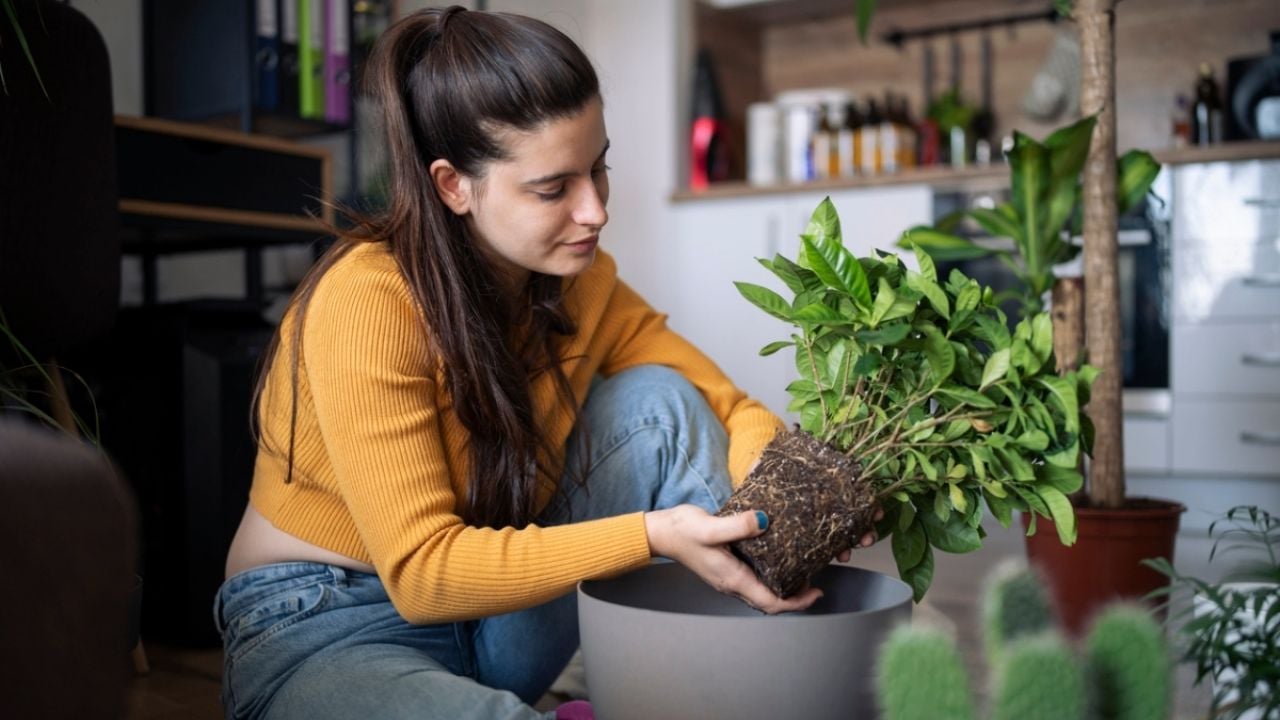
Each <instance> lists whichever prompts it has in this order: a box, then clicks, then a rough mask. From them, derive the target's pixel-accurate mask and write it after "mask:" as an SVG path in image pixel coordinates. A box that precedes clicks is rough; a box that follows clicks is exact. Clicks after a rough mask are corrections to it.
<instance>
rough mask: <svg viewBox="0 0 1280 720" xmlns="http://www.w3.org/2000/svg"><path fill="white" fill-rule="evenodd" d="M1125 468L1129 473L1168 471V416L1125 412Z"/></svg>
mask: <svg viewBox="0 0 1280 720" xmlns="http://www.w3.org/2000/svg"><path fill="white" fill-rule="evenodd" d="M1124 469H1125V470H1127V471H1129V472H1146V473H1163V472H1168V471H1169V419H1168V418H1165V417H1154V416H1152V417H1147V416H1142V415H1131V414H1129V413H1125V415H1124Z"/></svg>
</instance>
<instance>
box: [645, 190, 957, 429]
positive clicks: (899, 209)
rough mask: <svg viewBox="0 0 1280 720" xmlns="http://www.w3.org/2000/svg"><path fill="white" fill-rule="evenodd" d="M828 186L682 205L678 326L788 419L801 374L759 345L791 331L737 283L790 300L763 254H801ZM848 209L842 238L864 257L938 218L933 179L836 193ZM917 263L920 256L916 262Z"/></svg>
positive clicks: (676, 268)
mask: <svg viewBox="0 0 1280 720" xmlns="http://www.w3.org/2000/svg"><path fill="white" fill-rule="evenodd" d="M827 195H828V194H827V193H821V192H812V191H809V192H797V193H794V194H782V195H769V196H764V197H743V198H730V199H714V200H713V199H707V200H699V201H696V202H685V203H679V204H677V205H676V206H675V217H676V228H677V242H676V243H675V244H674V247H673V250H672V256H673V264H672V266H671V268H672V272H673V273H674V274H675V275H676V278H675V280H674V282H675V284H676V286H677V288H678V289H677V291H676V295H677V298H678V301H677V304H676V305H675V306H673V307H672V308H671V319H670V324H671V327H672V328H674V329H675V330H676V331H677V332H679V333H681V334H683V335H684V336H685V337H687V338H688V339H689V340H690V341H692V342H693V343H694V344H695V345H697V346H698V347H699V348H701V349H702V351H703V352H705V353H707V355H709V356H710V357H711V359H712V360H714V361H715V362H716V364H718V365H719V366H720V369H722V370H724V371H725V373H726V374H727V375H728V376H729V377H730V378H732V379H733V380H734V382H736V383H737V384H738V385H739V387H741V388H743V389H744V390H746V391H747V392H748V393H750V394H751V395H752V396H753V397H756V398H758V399H760V400H761V401H763V402H764V403H765V405H767V406H769V408H770V409H771V410H773V411H774V412H775V413H777V414H778V415H781V416H783V417H784V418H786V417H787V416H786V414H785V412H784V411H785V409H786V406H787V403H788V402H789V397H788V395H787V393H786V390H785V388H786V387H787V385H788V384H789V383H790V382H791V381H792V380H794V379H796V378H797V377H798V373H797V372H796V370H795V360H794V352H793V351H792V350H790V349H789V348H788V349H784V350H782V351H781V352H778V353H775V354H774V355H771V356H769V357H760V355H759V351H760V348H762V347H764V346H765V345H767V344H769V343H771V342H773V341H775V340H785V339H787V338H788V337H789V336H790V334H791V332H792V328H791V327H790V326H789V325H787V324H786V323H784V322H782V321H780V320H777V319H774V318H772V317H770V316H768V315H766V314H765V313H764V312H763V311H761V310H759V309H757V308H756V307H755V306H754V305H752V304H751V303H749V302H747V301H746V300H745V299H743V297H742V296H741V295H740V294H739V293H738V290H737V288H736V287H734V285H733V283H734V281H743V282H749V283H753V284H755V285H764V286H766V287H769V288H772V289H774V290H776V291H777V292H779V293H781V294H782V295H783V296H784V297H790V295H789V294H788V293H789V292H790V291H789V290H787V288H786V286H784V285H783V284H782V282H781V281H779V280H777V279H776V278H775V277H774V276H773V274H772V273H770V272H769V271H768V270H766V269H765V268H763V267H761V266H760V264H759V263H758V262H756V258H759V257H765V258H772V257H773V256H774V255H775V254H777V253H782V254H783V255H785V256H787V257H788V258H791V259H792V260H794V259H796V251H797V249H798V248H799V246H800V233H801V232H803V231H804V228H805V224H806V223H808V221H809V216H810V215H811V214H812V213H813V210H814V208H816V207H817V206H818V204H819V203H820V202H822V199H823V198H824V197H827ZM830 197H831V201H832V203H833V204H834V205H835V207H836V211H837V212H838V213H839V215H840V222H841V228H842V234H843V236H844V244H845V246H846V247H848V248H849V250H850V251H852V252H853V253H854V254H856V255H859V256H865V255H869V254H871V252H872V250H873V249H874V248H879V249H884V250H894V249H895V248H894V243H895V242H897V239H898V236H899V235H901V234H902V231H903V230H906V229H907V228H909V227H911V226H913V225H918V224H921V223H928V222H930V218H931V216H932V210H933V194H932V192H931V190H930V189H929V187H928V186H927V185H908V186H897V187H888V188H870V189H864V190H841V191H836V192H832V193H830ZM910 262H912V263H914V259H913V258H912V259H910Z"/></svg>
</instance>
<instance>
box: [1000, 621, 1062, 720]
mask: <svg viewBox="0 0 1280 720" xmlns="http://www.w3.org/2000/svg"><path fill="white" fill-rule="evenodd" d="M1001 656H1002V657H1003V660H1002V661H1001V662H1000V663H999V664H997V665H996V666H995V678H994V683H995V688H994V693H993V707H992V713H991V715H992V718H994V720H1084V703H1085V701H1084V673H1083V671H1082V670H1081V669H1080V664H1079V663H1078V662H1076V658H1075V654H1074V653H1073V652H1072V651H1071V647H1070V646H1069V645H1068V644H1067V642H1066V641H1065V640H1063V639H1062V637H1061V636H1060V635H1057V634H1055V633H1052V632H1045V633H1041V634H1039V635H1032V636H1030V637H1022V638H1019V639H1018V640H1015V641H1014V642H1013V643H1011V644H1010V645H1009V646H1008V647H1006V648H1004V649H1003V650H1002V651H1001Z"/></svg>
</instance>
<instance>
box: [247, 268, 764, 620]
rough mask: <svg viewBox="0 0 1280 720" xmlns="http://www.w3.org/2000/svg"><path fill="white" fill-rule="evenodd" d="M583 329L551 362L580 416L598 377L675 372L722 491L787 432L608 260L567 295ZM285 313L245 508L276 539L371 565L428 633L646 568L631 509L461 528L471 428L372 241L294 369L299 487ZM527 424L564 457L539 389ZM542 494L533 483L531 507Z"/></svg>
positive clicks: (550, 388) (560, 433)
mask: <svg viewBox="0 0 1280 720" xmlns="http://www.w3.org/2000/svg"><path fill="white" fill-rule="evenodd" d="M565 300H566V306H567V308H568V309H569V312H570V314H571V316H572V317H573V319H574V320H575V322H576V323H577V326H578V333H577V335H576V336H575V337H573V338H571V339H570V340H569V342H568V343H567V347H565V348H564V350H563V353H562V356H563V357H567V358H573V359H572V360H568V361H566V362H565V364H564V368H565V373H566V375H567V376H568V378H569V380H570V383H571V384H572V386H573V390H574V394H575V397H576V398H577V399H578V402H579V403H581V402H582V401H583V399H584V398H585V397H586V393H587V388H588V385H589V383H590V382H591V378H592V376H593V375H595V374H596V373H599V374H601V375H603V376H605V377H608V376H610V375H612V374H614V373H617V372H619V371H621V370H624V369H626V368H629V367H632V366H635V365H641V364H661V365H666V366H669V367H671V368H674V369H675V370H677V371H679V372H680V373H681V374H683V375H684V376H685V377H686V378H688V379H689V380H690V382H692V383H693V385H694V386H696V387H697V388H698V390H699V391H700V392H701V393H702V394H703V396H704V397H705V398H706V399H707V402H708V403H709V405H710V406H711V408H712V409H713V410H714V412H715V413H716V415H717V416H718V417H720V419H721V421H722V422H723V423H724V425H725V428H726V430H727V432H728V434H729V438H730V440H729V469H730V474H731V476H732V479H733V482H734V485H735V486H736V485H737V484H739V483H741V481H742V479H743V478H744V476H745V474H746V471H747V468H748V467H749V466H750V464H751V463H752V462H753V461H754V460H755V458H756V457H758V456H759V454H760V452H761V451H762V450H763V449H764V446H765V445H766V444H768V442H769V440H770V439H772V437H773V435H774V433H775V432H776V431H777V429H778V428H779V427H780V426H781V422H780V421H779V420H778V418H777V417H775V416H774V415H773V414H772V413H770V412H769V411H768V410H766V409H765V408H764V407H763V406H762V405H760V404H759V403H758V402H756V401H754V400H751V399H749V398H748V397H747V396H746V395H745V394H744V393H743V392H742V391H740V390H738V389H737V388H736V387H734V385H733V384H732V383H731V382H730V381H729V379H728V378H726V377H725V376H724V374H723V373H722V372H721V371H720V370H719V369H718V368H717V367H716V366H715V364H714V363H712V362H711V361H710V360H709V359H708V358H707V357H706V356H704V355H703V354H702V353H701V352H699V351H698V350H697V349H695V348H694V347H693V346H692V345H690V344H689V343H688V342H687V341H685V340H684V339H683V338H681V337H680V336H679V335H677V334H676V333H674V332H672V331H671V330H669V329H668V328H667V326H666V316H665V315H661V314H659V313H657V312H655V311H654V310H653V309H652V308H650V307H649V306H648V305H647V304H646V303H645V302H644V300H642V299H641V298H640V296H639V295H637V294H636V293H635V291H633V290H632V289H631V288H630V287H628V286H627V285H626V284H625V283H623V282H622V281H621V280H619V279H618V277H617V268H616V266H615V264H614V261H613V259H612V258H610V257H609V256H608V255H606V254H605V253H603V252H600V253H599V254H598V256H597V259H596V261H595V263H594V264H593V265H592V267H591V268H590V269H589V270H588V271H587V272H585V273H583V274H582V275H581V276H579V277H578V278H577V279H576V280H575V281H574V282H572V283H570V284H568V286H567V289H566V293H565ZM292 327H293V315H292V314H290V315H289V316H287V317H286V318H285V320H284V323H283V325H282V336H281V337H282V339H281V347H280V351H279V352H278V353H277V356H276V361H275V362H274V364H273V366H272V368H271V369H270V372H269V375H268V377H267V384H266V389H265V391H264V395H263V398H262V407H261V410H260V415H259V418H260V420H261V428H262V440H261V443H260V445H259V448H258V457H257V466H256V468H255V471H254V478H253V489H252V492H251V500H252V502H253V505H254V507H255V508H257V510H258V511H259V512H261V513H262V514H263V515H264V516H265V517H266V518H267V519H268V520H270V521H271V523H272V524H273V525H275V526H276V527H278V528H280V529H281V530H284V531H285V532H287V533H289V534H291V535H294V536H297V537H299V538H302V539H303V540H306V541H308V542H311V543H313V544H315V545H319V546H320V547H323V548H327V549H329V550H332V551H334V552H338V553H341V554H343V555H346V556H348V557H352V558H355V559H357V560H360V561H362V562H365V563H369V564H371V565H373V566H374V567H375V568H377V571H378V575H379V576H380V577H381V579H382V581H383V583H384V584H385V585H386V588H387V591H388V593H389V595H390V597H391V600H392V602H393V603H394V605H395V607H396V609H397V610H398V611H399V612H400V614H401V615H403V616H404V617H405V618H406V619H407V620H409V621H410V622H416V623H435V622H445V621H453V620H462V619H471V618H477V617H483V616H486V615H492V614H497V613H503V612H510V611H514V610H519V609H523V608H527V607H532V606H534V605H537V604H540V603H543V602H546V601H548V600H551V599H553V598H555V597H558V596H560V595H562V594H564V593H566V592H569V591H571V590H572V589H573V588H574V586H575V584H576V583H577V582H578V581H579V580H583V579H587V578H594V577H601V576H607V575H612V574H616V573H619V572H623V571H626V570H630V569H634V568H636V567H639V566H642V565H644V564H646V563H647V562H648V560H649V547H648V538H647V536H646V534H645V529H644V521H643V517H642V514H641V513H638V512H637V513H634V514H630V515H624V516H619V517H613V518H606V519H601V520H593V521H587V522H581V523H573V524H569V525H563V526H556V527H535V526H532V525H531V526H529V527H527V528H525V529H523V530H516V529H514V528H506V529H502V530H494V529H489V528H476V527H469V526H467V525H466V524H465V523H464V522H463V521H462V518H461V517H459V515H458V513H459V511H460V509H461V508H462V500H463V498H465V496H466V482H467V468H468V464H469V459H468V453H467V431H466V429H465V428H464V427H463V425H462V423H461V422H460V421H459V419H458V417H457V415H456V414H455V413H454V411H453V407H452V402H451V401H450V399H449V394H448V391H447V388H446V387H445V385H444V382H443V380H444V378H443V375H442V373H441V370H440V367H439V364H438V363H437V362H433V360H432V359H431V357H430V354H429V352H428V349H427V338H426V336H425V334H424V331H423V325H422V319H421V316H420V313H418V312H417V310H416V309H415V306H414V303H413V301H412V300H411V297H410V293H409V288H408V285H407V284H406V283H405V281H404V278H403V276H402V275H401V274H400V272H399V270H398V269H397V267H396V264H395V261H394V260H393V258H392V256H391V255H390V253H389V251H388V249H387V247H386V246H385V244H383V243H375V244H366V245H361V246H358V247H357V248H355V249H353V250H352V251H351V252H350V253H349V254H348V255H347V256H346V257H344V258H343V259H342V260H340V261H339V262H338V263H337V264H336V265H334V267H332V268H330V270H329V272H328V273H326V274H325V276H324V278H323V279H322V280H321V281H320V284H319V286H318V287H317V288H316V292H315V294H314V296H313V298H312V301H311V306H310V308H309V309H308V310H307V313H306V319H305V325H304V333H303V336H302V356H301V361H300V363H299V368H298V409H297V429H296V437H295V443H296V444H295V446H294V469H293V481H292V482H291V483H287V484H286V483H285V476H286V468H287V458H288V454H289V417H290V399H291V396H290V392H291V390H290V379H289V368H290V358H291V357H292V348H291V339H292V332H291V329H292ZM531 395H532V399H533V403H534V408H535V416H536V417H537V419H538V422H539V424H540V425H541V427H543V428H545V430H546V431H547V432H549V433H550V437H551V440H552V442H553V443H554V444H555V446H557V447H562V446H563V445H564V443H565V441H566V440H567V439H568V436H569V432H570V430H571V424H572V414H571V413H570V412H568V410H567V409H566V408H564V407H563V406H560V405H558V404H557V402H556V399H557V395H556V392H555V388H554V384H553V381H552V380H551V378H550V377H546V376H544V378H542V379H540V380H539V381H537V382H535V383H534V385H533V387H532V388H531ZM553 491H554V488H552V487H544V488H542V492H541V494H540V497H539V499H538V500H539V508H541V507H544V506H545V505H546V503H547V502H548V501H549V500H550V498H551V496H552V494H553Z"/></svg>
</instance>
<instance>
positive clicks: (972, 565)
mask: <svg viewBox="0 0 1280 720" xmlns="http://www.w3.org/2000/svg"><path fill="white" fill-rule="evenodd" d="M1021 556H1022V540H1021V537H1020V536H1019V534H1018V533H1016V532H1013V531H1003V530H1001V529H1000V528H998V527H996V528H994V529H993V530H992V532H991V534H990V535H989V536H988V538H987V541H986V546H985V547H984V548H983V549H982V550H981V551H979V552H977V553H973V554H970V555H948V556H944V557H941V558H939V560H940V561H939V562H938V565H937V571H936V576H935V579H934V583H933V588H932V589H931V590H930V592H929V596H928V598H927V599H926V601H925V604H924V605H923V606H921V607H919V608H917V611H916V615H915V618H916V621H917V622H927V623H934V624H938V625H941V626H944V627H948V628H949V629H952V630H954V632H955V633H956V637H957V639H958V641H959V644H960V647H961V649H962V651H963V653H964V655H965V659H966V663H967V664H968V665H969V668H970V675H971V677H974V678H975V684H976V685H978V687H975V693H977V694H979V695H981V694H982V692H981V687H980V685H981V678H982V676H983V669H982V668H983V662H982V651H981V637H980V630H979V627H978V622H977V616H978V608H977V598H978V597H979V596H980V592H981V587H982V580H983V578H984V577H985V576H986V575H987V573H988V572H990V570H991V569H992V568H993V567H994V566H995V565H996V564H997V563H999V562H1000V561H1002V560H1004V559H1006V558H1011V557H1015V558H1016V557H1021ZM854 562H855V564H858V565H860V566H863V567H868V568H871V569H874V570H880V571H884V572H889V573H891V574H895V575H896V572H895V571H894V570H893V560H892V556H891V554H890V549H889V547H888V543H880V544H879V545H877V546H876V547H874V548H871V549H869V550H863V551H859V552H858V553H856V555H855V559H854ZM147 655H148V659H149V660H150V663H151V672H150V673H149V674H148V675H145V676H138V677H136V678H134V680H133V682H132V686H131V688H130V713H129V718H130V719H131V720H179V719H181V720H206V719H208V720H214V719H216V718H221V717H222V709H221V704H220V702H219V699H218V693H219V678H220V675H221V669H222V668H221V664H222V653H221V651H219V650H191V649H181V648H172V647H165V646H161V645H148V646H147ZM1192 678H1193V675H1192V673H1191V671H1190V669H1189V668H1188V667H1186V666H1180V667H1179V669H1178V676H1177V697H1176V707H1175V714H1174V717H1175V718H1176V719H1177V720H1196V719H1198V718H1203V717H1204V716H1205V710H1206V708H1207V707H1208V694H1207V692H1206V691H1205V690H1204V689H1202V688H1195V687H1192V682H1191V681H1192ZM553 706H554V703H553V702H552V701H551V699H550V698H546V699H544V701H543V702H541V703H539V709H546V708H547V707H553ZM940 720H945V719H940Z"/></svg>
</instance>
